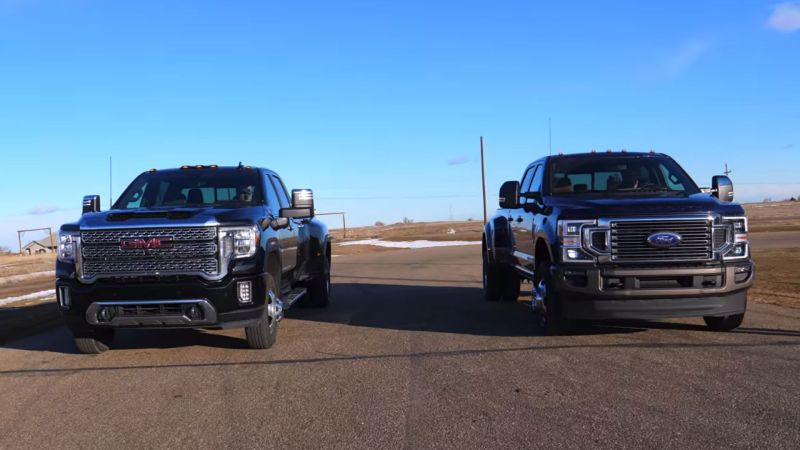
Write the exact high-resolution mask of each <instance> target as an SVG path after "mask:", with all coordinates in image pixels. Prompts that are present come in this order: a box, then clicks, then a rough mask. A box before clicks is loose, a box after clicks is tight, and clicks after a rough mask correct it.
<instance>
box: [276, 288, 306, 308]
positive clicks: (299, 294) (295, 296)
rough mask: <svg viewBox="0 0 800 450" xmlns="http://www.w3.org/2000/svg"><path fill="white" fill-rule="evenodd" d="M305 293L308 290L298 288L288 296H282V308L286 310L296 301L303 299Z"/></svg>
mask: <svg viewBox="0 0 800 450" xmlns="http://www.w3.org/2000/svg"><path fill="white" fill-rule="evenodd" d="M307 292H308V290H307V289H306V288H304V287H299V288H295V289H294V290H292V291H291V292H289V293H288V294H284V295H283V298H282V299H281V300H282V301H283V307H284V308H287V309H288V308H291V306H292V305H294V303H295V302H296V301H298V300H300V299H301V298H303V296H304V295H306V293H307Z"/></svg>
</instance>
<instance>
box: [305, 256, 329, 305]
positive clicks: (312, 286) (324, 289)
mask: <svg viewBox="0 0 800 450" xmlns="http://www.w3.org/2000/svg"><path fill="white" fill-rule="evenodd" d="M323 271H324V272H323V273H321V274H319V275H317V276H316V277H314V278H312V279H311V281H309V283H308V302H306V303H305V305H306V306H310V307H312V308H324V307H326V306H328V304H329V303H330V298H331V263H330V261H329V260H328V259H327V258H326V260H325V267H324V268H323Z"/></svg>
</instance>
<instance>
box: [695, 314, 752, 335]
mask: <svg viewBox="0 0 800 450" xmlns="http://www.w3.org/2000/svg"><path fill="white" fill-rule="evenodd" d="M703 320H704V321H705V322H706V326H707V327H708V329H709V330H711V331H732V330H735V329H737V328H739V325H741V324H742V321H743V320H744V313H741V314H733V315H731V316H723V317H714V316H705V317H703Z"/></svg>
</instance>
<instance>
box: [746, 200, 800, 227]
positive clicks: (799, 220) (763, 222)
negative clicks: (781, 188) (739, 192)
mask: <svg viewBox="0 0 800 450" xmlns="http://www.w3.org/2000/svg"><path fill="white" fill-rule="evenodd" d="M743 206H744V209H745V211H746V212H747V217H748V218H749V219H750V231H752V232H759V231H797V230H800V202H775V203H748V204H745V205H743Z"/></svg>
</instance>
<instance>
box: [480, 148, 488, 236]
mask: <svg viewBox="0 0 800 450" xmlns="http://www.w3.org/2000/svg"><path fill="white" fill-rule="evenodd" d="M481 182H482V183H483V223H484V225H485V224H486V222H488V221H489V217H488V215H487V214H486V164H485V163H484V159H483V136H481Z"/></svg>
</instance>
